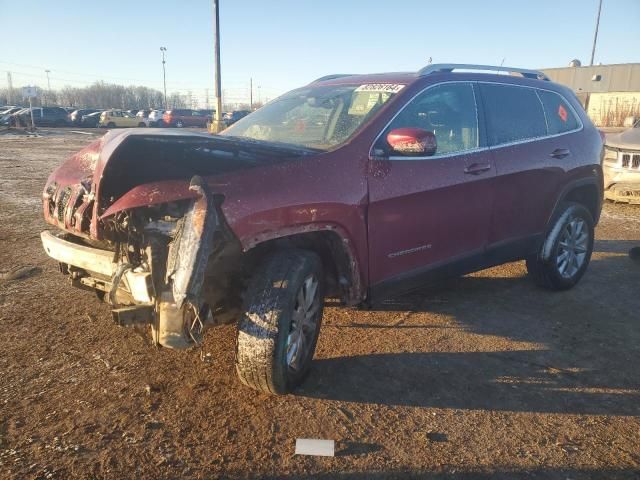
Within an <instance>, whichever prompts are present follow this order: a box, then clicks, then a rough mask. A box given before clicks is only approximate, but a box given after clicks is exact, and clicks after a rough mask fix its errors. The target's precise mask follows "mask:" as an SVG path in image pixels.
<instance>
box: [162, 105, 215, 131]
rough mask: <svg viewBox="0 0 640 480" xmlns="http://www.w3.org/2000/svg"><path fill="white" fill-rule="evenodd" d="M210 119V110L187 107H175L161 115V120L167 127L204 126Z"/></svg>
mask: <svg viewBox="0 0 640 480" xmlns="http://www.w3.org/2000/svg"><path fill="white" fill-rule="evenodd" d="M211 119H212V112H211V110H209V111H205V110H191V109H188V108H176V109H173V110H168V111H166V112H165V113H164V115H163V116H162V121H163V123H164V124H165V126H167V127H176V128H182V127H206V126H207V122H210V121H211Z"/></svg>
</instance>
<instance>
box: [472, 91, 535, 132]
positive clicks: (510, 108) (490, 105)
mask: <svg viewBox="0 0 640 480" xmlns="http://www.w3.org/2000/svg"><path fill="white" fill-rule="evenodd" d="M480 90H481V91H482V98H483V100H484V106H485V111H486V118H487V124H488V136H489V144H490V145H501V144H505V143H511V142H518V141H522V140H529V139H532V138H537V137H544V136H545V135H547V124H546V121H545V117H544V112H543V110H542V103H541V102H540V99H539V98H538V95H537V94H536V91H535V90H534V89H533V88H524V87H516V86H510V85H492V84H484V83H483V84H480Z"/></svg>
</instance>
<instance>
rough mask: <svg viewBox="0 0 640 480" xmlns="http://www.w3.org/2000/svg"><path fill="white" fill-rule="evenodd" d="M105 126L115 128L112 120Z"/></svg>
mask: <svg viewBox="0 0 640 480" xmlns="http://www.w3.org/2000/svg"><path fill="white" fill-rule="evenodd" d="M107 128H116V124H115V123H113V122H109V123H107Z"/></svg>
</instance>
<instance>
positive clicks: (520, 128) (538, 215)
mask: <svg viewBox="0 0 640 480" xmlns="http://www.w3.org/2000/svg"><path fill="white" fill-rule="evenodd" d="M479 89H480V92H481V95H482V101H483V106H484V112H485V118H486V121H487V138H488V142H489V146H490V148H491V152H492V155H493V161H494V163H495V167H496V174H497V176H496V182H495V185H496V187H495V188H496V189H495V195H496V197H495V202H494V209H493V218H492V221H491V229H490V233H489V245H490V246H501V245H505V246H506V245H514V246H516V247H517V249H519V248H522V249H525V250H528V249H531V248H532V245H535V244H536V242H537V240H539V237H540V236H541V235H542V234H543V232H544V229H545V227H546V223H547V220H548V218H549V215H550V211H551V209H552V208H553V204H554V202H555V199H556V198H557V192H558V189H559V187H560V182H561V181H562V179H563V178H564V175H563V173H564V169H563V168H562V162H563V158H564V157H563V155H564V154H565V153H566V154H567V155H570V152H571V146H570V145H568V144H567V141H569V138H568V137H567V136H564V137H558V136H553V135H550V134H549V128H548V126H547V123H548V122H547V119H546V117H545V111H544V108H543V102H542V100H541V98H540V96H539V94H538V92H537V89H535V88H531V87H525V86H519V85H507V84H497V83H479ZM561 111H562V110H561Z"/></svg>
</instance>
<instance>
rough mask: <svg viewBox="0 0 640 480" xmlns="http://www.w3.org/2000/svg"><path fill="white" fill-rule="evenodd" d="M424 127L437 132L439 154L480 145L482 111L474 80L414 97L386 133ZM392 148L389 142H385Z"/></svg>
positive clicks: (461, 150)
mask: <svg viewBox="0 0 640 480" xmlns="http://www.w3.org/2000/svg"><path fill="white" fill-rule="evenodd" d="M407 127H410V128H420V129H423V130H427V131H430V132H433V134H434V135H435V137H436V142H437V149H436V152H435V156H438V155H447V154H452V153H457V152H464V151H467V150H473V149H475V148H478V146H479V143H478V113H477V109H476V101H475V95H474V93H473V86H472V85H471V84H470V83H445V84H442V85H436V86H435V87H431V88H429V89H427V90H426V91H424V92H423V93H421V94H420V95H418V96H417V97H416V98H414V99H413V100H412V101H411V102H410V103H409V104H408V105H407V106H406V107H405V108H404V110H402V111H401V112H400V114H399V115H398V116H397V117H396V118H395V119H394V120H393V121H392V122H391V125H389V127H388V128H387V130H386V131H385V134H384V135H383V136H382V140H383V142H384V143H385V144H386V140H385V139H386V136H387V134H388V133H389V132H390V131H391V130H395V129H397V128H407ZM385 147H387V150H388V145H385ZM391 155H393V154H391Z"/></svg>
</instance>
